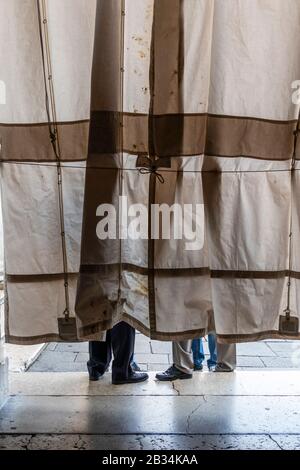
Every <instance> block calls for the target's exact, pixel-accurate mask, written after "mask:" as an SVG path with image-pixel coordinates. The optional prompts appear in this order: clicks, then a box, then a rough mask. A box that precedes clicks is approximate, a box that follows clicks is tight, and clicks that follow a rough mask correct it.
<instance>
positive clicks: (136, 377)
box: [112, 371, 149, 385]
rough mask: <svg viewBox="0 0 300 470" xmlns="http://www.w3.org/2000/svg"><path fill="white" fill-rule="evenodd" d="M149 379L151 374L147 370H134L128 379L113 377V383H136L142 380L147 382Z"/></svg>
mask: <svg viewBox="0 0 300 470" xmlns="http://www.w3.org/2000/svg"><path fill="white" fill-rule="evenodd" d="M148 379H149V375H148V374H146V373H145V372H134V371H132V372H131V374H129V375H128V377H127V378H126V379H113V380H112V383H113V385H124V384H136V383H140V382H145V380H148Z"/></svg>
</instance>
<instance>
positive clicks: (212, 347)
mask: <svg viewBox="0 0 300 470" xmlns="http://www.w3.org/2000/svg"><path fill="white" fill-rule="evenodd" d="M208 349H209V354H210V357H209V358H208V359H207V366H208V368H210V367H213V366H215V365H216V364H217V342H216V336H215V335H214V334H209V335H208ZM192 351H193V361H194V365H195V368H196V369H197V367H200V366H201V365H202V362H203V361H204V359H205V355H204V349H203V342H202V338H197V339H193V342H192Z"/></svg>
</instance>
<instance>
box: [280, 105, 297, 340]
mask: <svg viewBox="0 0 300 470" xmlns="http://www.w3.org/2000/svg"><path fill="white" fill-rule="evenodd" d="M299 133H300V111H299V114H298V120H297V125H296V129H295V130H294V131H293V135H294V148H293V156H292V160H291V168H290V174H291V213H290V225H289V268H288V273H289V275H288V282H287V305H286V308H285V309H284V314H285V316H282V315H281V316H280V318H279V330H281V331H282V332H283V333H298V330H299V319H298V317H294V316H291V285H292V277H291V272H292V248H293V187H294V184H293V182H294V177H295V172H296V168H295V165H296V155H297V143H298V136H299Z"/></svg>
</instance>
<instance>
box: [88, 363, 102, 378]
mask: <svg viewBox="0 0 300 470" xmlns="http://www.w3.org/2000/svg"><path fill="white" fill-rule="evenodd" d="M88 372H89V379H90V381H91V382H97V380H99V379H100V378H101V377H102V375H103V374H101V372H99V371H98V370H97V368H96V367H91V366H88Z"/></svg>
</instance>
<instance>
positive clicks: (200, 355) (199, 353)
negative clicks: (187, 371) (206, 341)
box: [192, 338, 205, 370]
mask: <svg viewBox="0 0 300 470" xmlns="http://www.w3.org/2000/svg"><path fill="white" fill-rule="evenodd" d="M192 351H193V362H194V370H202V369H203V365H202V363H203V361H204V359H205V355H204V349H203V342H202V338H196V339H193V341H192Z"/></svg>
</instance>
